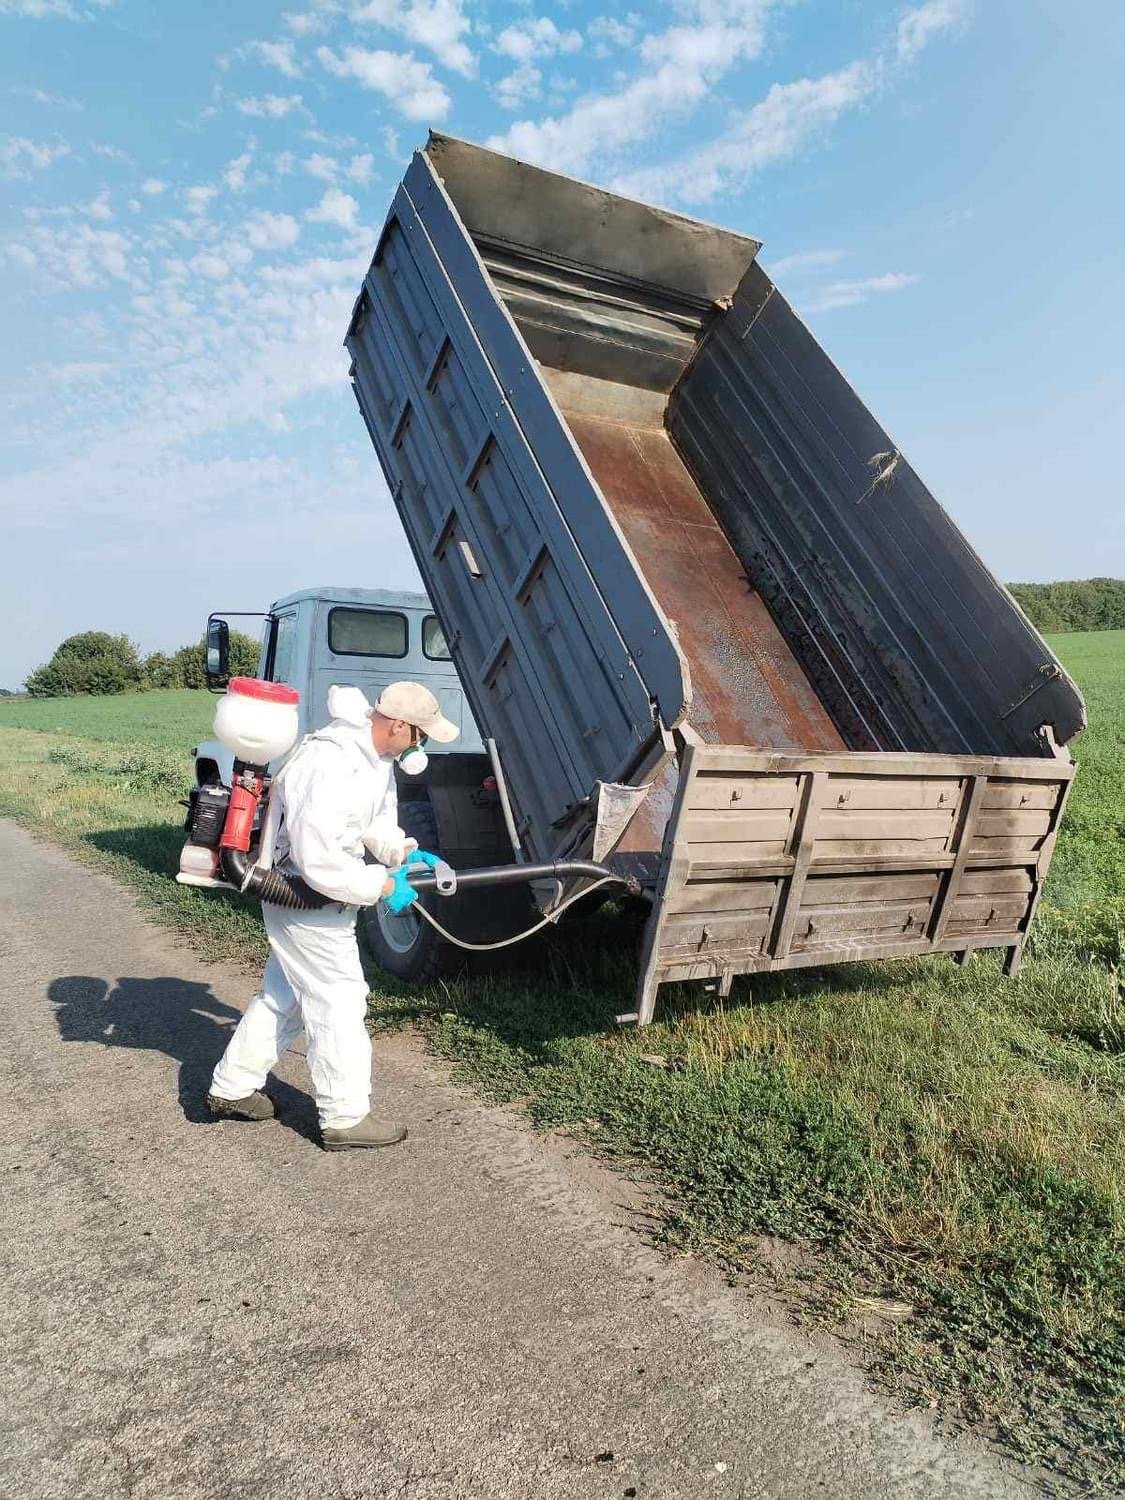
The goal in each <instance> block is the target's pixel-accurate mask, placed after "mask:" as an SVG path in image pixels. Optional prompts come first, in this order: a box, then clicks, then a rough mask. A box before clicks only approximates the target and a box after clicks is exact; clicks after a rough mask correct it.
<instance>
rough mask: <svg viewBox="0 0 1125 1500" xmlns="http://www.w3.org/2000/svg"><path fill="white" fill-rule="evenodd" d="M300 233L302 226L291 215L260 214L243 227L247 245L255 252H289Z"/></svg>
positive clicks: (247, 221) (248, 220)
mask: <svg viewBox="0 0 1125 1500" xmlns="http://www.w3.org/2000/svg"><path fill="white" fill-rule="evenodd" d="M300 233H301V226H300V225H299V224H298V223H297V221H296V219H295V218H293V216H292V215H291V214H271V213H259V214H255V215H254V216H253V217H252V218H250V219H247V220H246V223H245V224H244V225H243V234H244V235H245V238H246V243H247V244H248V245H250V246H252V247H253V249H255V250H288V248H289V246H290V245H293V244H296V242H297V238H298V236H299V235H300Z"/></svg>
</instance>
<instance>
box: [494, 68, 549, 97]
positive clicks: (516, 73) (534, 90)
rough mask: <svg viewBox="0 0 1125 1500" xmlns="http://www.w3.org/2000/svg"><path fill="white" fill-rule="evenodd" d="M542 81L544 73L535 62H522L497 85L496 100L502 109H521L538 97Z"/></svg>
mask: <svg viewBox="0 0 1125 1500" xmlns="http://www.w3.org/2000/svg"><path fill="white" fill-rule="evenodd" d="M542 82H543V74H542V73H541V72H540V70H539V69H538V68H537V67H536V66H535V64H534V63H530V62H525V63H520V65H519V67H518V68H513V70H512V71H511V72H510V73H509V74H507V76H506V77H504V78H501V80H500V82H499V83H498V84H497V85H496V88H495V90H494V92H495V94H496V102H497V103H498V104H499V105H500V106H501V108H502V109H519V108H520V107H521V106H522V105H524V104H528V103H529V102H530V101H531V100H532V99H538V97H539V94H540V84H541V83H542Z"/></svg>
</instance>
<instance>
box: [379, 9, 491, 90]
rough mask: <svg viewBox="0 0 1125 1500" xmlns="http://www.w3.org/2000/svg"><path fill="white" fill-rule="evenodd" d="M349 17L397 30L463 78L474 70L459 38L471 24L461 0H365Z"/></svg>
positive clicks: (469, 52)
mask: <svg viewBox="0 0 1125 1500" xmlns="http://www.w3.org/2000/svg"><path fill="white" fill-rule="evenodd" d="M352 20H353V21H357V22H367V23H370V24H373V25H375V26H382V27H385V28H386V29H387V30H388V31H395V32H397V33H398V34H399V35H400V36H404V37H405V38H406V39H407V41H410V42H416V43H417V44H418V46H420V47H425V48H426V50H427V51H429V52H432V53H433V54H434V56H435V57H436V58H437V59H438V61H439V62H440V63H442V64H443V65H444V66H445V67H447V68H450V69H452V71H453V72H454V73H461V74H463V75H464V76H465V77H466V78H471V77H472V76H473V75H474V74H475V73H476V67H477V62H476V57H475V56H474V54H473V52H472V51H471V49H470V48H469V46H468V45H467V43H466V42H465V41H464V40H463V38H464V37H465V36H466V35H467V34H468V33H469V31H470V30H471V27H470V25H469V20H468V17H467V16H466V15H465V14H464V12H463V11H462V9H461V0H409V3H403V0H369V3H368V4H366V5H360V6H358V7H357V8H356V9H354V10H353V11H352Z"/></svg>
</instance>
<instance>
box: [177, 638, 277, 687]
mask: <svg viewBox="0 0 1125 1500" xmlns="http://www.w3.org/2000/svg"><path fill="white" fill-rule="evenodd" d="M260 655H261V648H260V647H259V645H258V642H257V641H256V640H255V639H254V638H253V636H249V635H245V634H244V633H243V632H242V631H241V630H232V631H231V633H230V672H231V676H232V677H253V676H254V674H255V673H256V672H257V670H258V657H259V656H260ZM172 672H173V675H174V677H175V679H176V681H175V686H176V687H186V688H204V687H206V686H207V638H206V636H204V638H203V639H202V640H200V641H197V642H196V643H195V645H194V646H181V647H180V649H179V650H178V651H177V652H176V654H175V656H173V657H172Z"/></svg>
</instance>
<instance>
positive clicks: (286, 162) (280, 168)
mask: <svg viewBox="0 0 1125 1500" xmlns="http://www.w3.org/2000/svg"><path fill="white" fill-rule="evenodd" d="M273 165H274V170H275V171H276V172H277V175H278V176H279V177H288V176H289V174H290V172H295V171H296V170H297V158H296V157H295V156H294V155H293V153H292V151H279V152H278V154H277V155H276V156H275V157H274V159H273Z"/></svg>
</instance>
